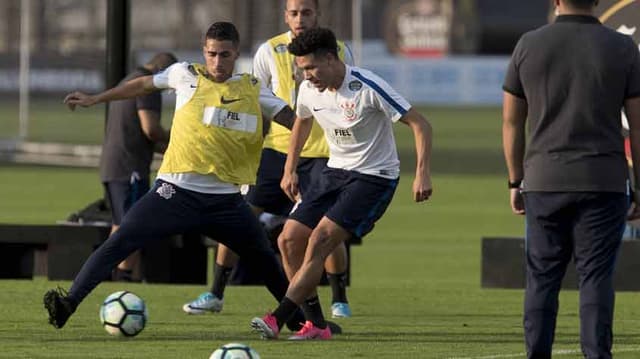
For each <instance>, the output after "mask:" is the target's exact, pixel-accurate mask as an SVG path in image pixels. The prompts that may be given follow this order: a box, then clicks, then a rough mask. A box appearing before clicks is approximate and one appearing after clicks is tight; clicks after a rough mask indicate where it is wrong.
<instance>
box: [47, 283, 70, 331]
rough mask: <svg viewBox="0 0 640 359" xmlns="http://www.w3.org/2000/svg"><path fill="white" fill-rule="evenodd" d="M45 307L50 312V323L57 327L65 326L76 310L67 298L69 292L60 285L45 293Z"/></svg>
mask: <svg viewBox="0 0 640 359" xmlns="http://www.w3.org/2000/svg"><path fill="white" fill-rule="evenodd" d="M44 307H45V309H47V311H48V312H49V324H51V325H53V326H54V327H55V328H57V329H60V328H62V327H64V325H65V323H67V320H69V317H71V314H73V312H75V308H74V306H73V305H72V304H71V302H70V301H69V300H68V299H67V292H66V291H65V290H64V289H62V288H60V287H58V288H57V289H52V290H50V291H48V292H46V293H45V294H44Z"/></svg>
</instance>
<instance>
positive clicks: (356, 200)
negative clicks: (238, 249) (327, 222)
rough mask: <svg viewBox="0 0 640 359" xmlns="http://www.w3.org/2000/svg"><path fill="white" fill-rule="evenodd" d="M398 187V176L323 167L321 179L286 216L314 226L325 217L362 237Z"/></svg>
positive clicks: (370, 228) (383, 210) (308, 225)
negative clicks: (392, 177) (393, 177)
mask: <svg viewBox="0 0 640 359" xmlns="http://www.w3.org/2000/svg"><path fill="white" fill-rule="evenodd" d="M397 186H398V179H393V180H391V179H386V178H382V177H377V176H371V175H365V174H361V173H358V172H354V171H346V170H341V169H335V168H329V167H325V170H324V171H323V172H322V176H321V177H320V180H319V181H317V182H316V183H315V185H314V186H313V187H311V188H310V189H309V190H308V191H307V192H306V193H305V194H304V196H303V198H302V201H301V202H300V203H299V204H298V206H297V207H296V208H295V209H294V210H293V212H291V215H290V216H289V218H292V219H295V220H296V221H298V222H300V223H302V224H304V225H306V226H307V227H309V228H315V226H316V225H317V224H318V222H320V219H322V217H324V216H326V217H327V218H329V219H331V220H332V221H334V222H336V223H337V224H339V225H340V226H341V227H343V228H344V229H346V230H347V231H349V232H350V233H351V234H352V235H353V236H355V237H358V238H362V237H364V235H366V234H367V233H369V232H371V230H372V229H373V226H374V223H375V222H376V221H377V220H378V219H379V218H380V217H382V214H383V213H384V212H385V210H386V209H387V207H388V206H389V203H391V199H392V198H393V194H394V193H395V191H396V187H397Z"/></svg>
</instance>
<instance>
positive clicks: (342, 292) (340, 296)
mask: <svg viewBox="0 0 640 359" xmlns="http://www.w3.org/2000/svg"><path fill="white" fill-rule="evenodd" d="M327 279H328V280H329V285H331V292H332V298H331V303H336V302H341V303H348V301H347V273H346V272H343V273H327Z"/></svg>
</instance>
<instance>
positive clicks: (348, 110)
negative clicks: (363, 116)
mask: <svg viewBox="0 0 640 359" xmlns="http://www.w3.org/2000/svg"><path fill="white" fill-rule="evenodd" d="M340 108H342V114H343V115H344V119H345V120H346V121H353V120H355V119H356V115H357V114H356V104H355V103H353V102H345V103H342V104H340Z"/></svg>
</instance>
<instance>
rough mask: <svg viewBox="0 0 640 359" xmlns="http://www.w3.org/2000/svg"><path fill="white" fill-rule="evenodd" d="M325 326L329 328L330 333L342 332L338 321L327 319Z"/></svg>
mask: <svg viewBox="0 0 640 359" xmlns="http://www.w3.org/2000/svg"><path fill="white" fill-rule="evenodd" d="M327 326H329V329H331V334H342V327H341V326H339V325H338V323H335V322H332V321H330V320H327Z"/></svg>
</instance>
